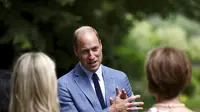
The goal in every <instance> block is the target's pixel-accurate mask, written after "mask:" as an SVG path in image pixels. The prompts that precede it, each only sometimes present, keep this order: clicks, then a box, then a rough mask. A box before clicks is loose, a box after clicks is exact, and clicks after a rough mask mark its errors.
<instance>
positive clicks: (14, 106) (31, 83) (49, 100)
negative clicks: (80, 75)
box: [9, 52, 59, 112]
mask: <svg viewBox="0 0 200 112" xmlns="http://www.w3.org/2000/svg"><path fill="white" fill-rule="evenodd" d="M9 112H59V106H58V98H57V78H56V73H55V63H54V62H53V61H52V60H51V59H50V58H49V57H48V56H47V55H46V54H44V53H42V52H37V53H35V52H30V53H25V54H23V55H22V56H20V57H19V58H18V60H17V61H16V63H15V66H14V70H13V74H12V90H11V100H10V105H9Z"/></svg>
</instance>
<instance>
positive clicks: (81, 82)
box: [74, 64, 102, 111]
mask: <svg viewBox="0 0 200 112" xmlns="http://www.w3.org/2000/svg"><path fill="white" fill-rule="evenodd" d="M74 71H75V78H74V80H75V82H76V84H77V85H78V87H79V88H80V89H81V91H82V92H83V93H84V94H85V96H86V97H87V99H88V100H89V102H90V103H91V105H92V106H93V108H94V109H95V110H96V111H99V110H102V109H101V104H100V103H99V101H98V98H97V96H96V93H95V91H94V90H93V88H92V86H91V84H90V81H89V79H88V76H87V75H86V74H85V72H84V71H83V70H82V68H81V66H80V65H79V64H78V65H77V66H76V67H75V70H74ZM82 103H84V102H82Z"/></svg>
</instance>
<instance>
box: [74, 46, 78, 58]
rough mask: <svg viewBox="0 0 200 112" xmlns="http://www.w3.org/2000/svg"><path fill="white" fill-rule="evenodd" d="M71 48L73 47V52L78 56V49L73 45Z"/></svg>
mask: <svg viewBox="0 0 200 112" xmlns="http://www.w3.org/2000/svg"><path fill="white" fill-rule="evenodd" d="M73 49H74V54H75V55H76V56H78V51H77V49H76V47H75V46H73Z"/></svg>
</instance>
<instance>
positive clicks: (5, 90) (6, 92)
mask: <svg viewBox="0 0 200 112" xmlns="http://www.w3.org/2000/svg"><path fill="white" fill-rule="evenodd" d="M10 80H11V72H8V71H6V70H0V112H8V107H9V101H10V89H11V84H10V83H11V81H10Z"/></svg>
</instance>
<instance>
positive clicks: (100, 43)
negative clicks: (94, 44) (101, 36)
mask: <svg viewBox="0 0 200 112" xmlns="http://www.w3.org/2000/svg"><path fill="white" fill-rule="evenodd" d="M99 45H100V47H101V49H102V42H101V40H99Z"/></svg>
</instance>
